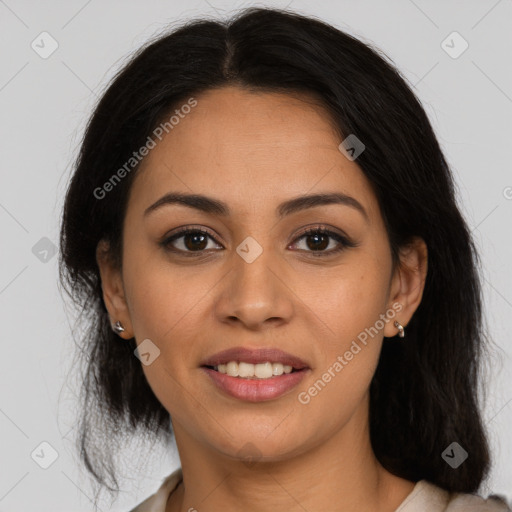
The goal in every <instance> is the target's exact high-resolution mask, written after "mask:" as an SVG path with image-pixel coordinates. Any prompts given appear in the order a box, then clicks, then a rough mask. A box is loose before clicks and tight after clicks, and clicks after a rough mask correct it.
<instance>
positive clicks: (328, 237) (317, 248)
mask: <svg viewBox="0 0 512 512" xmlns="http://www.w3.org/2000/svg"><path fill="white" fill-rule="evenodd" d="M302 239H305V244H304V245H305V247H306V248H305V249H300V250H305V251H306V252H311V253H313V254H312V255H314V256H326V255H330V254H334V253H338V252H340V251H342V250H343V249H345V248H347V247H356V245H357V244H355V243H354V242H352V241H351V240H349V239H348V238H347V237H345V236H343V235H340V234H339V233H335V232H334V231H331V230H329V229H326V228H323V227H316V228H310V229H308V230H307V231H305V232H304V233H303V234H302V235H300V236H299V237H298V238H297V239H296V240H302ZM333 241H334V242H336V243H337V246H336V243H334V246H335V247H334V248H331V249H330V250H327V251H326V250H325V249H326V248H327V247H329V245H330V244H331V242H333ZM315 253H316V254H315Z"/></svg>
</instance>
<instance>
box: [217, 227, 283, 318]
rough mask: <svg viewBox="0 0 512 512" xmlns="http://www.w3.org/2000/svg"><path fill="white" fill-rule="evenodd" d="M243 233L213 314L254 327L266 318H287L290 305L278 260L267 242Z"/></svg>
mask: <svg viewBox="0 0 512 512" xmlns="http://www.w3.org/2000/svg"><path fill="white" fill-rule="evenodd" d="M270 238H271V237H270V236H267V237H265V240H262V239H261V237H260V241H261V243H260V242H259V241H258V240H256V238H255V237H252V236H247V237H246V238H245V239H243V240H242V242H241V243H240V244H239V245H238V246H237V247H236V248H235V251H234V253H233V258H232V271H231V272H230V273H229V278H228V284H227V286H226V288H225V289H224V290H223V294H222V298H221V300H220V303H219V305H218V310H217V313H218V314H220V315H221V316H222V317H224V318H228V317H229V318H232V319H233V318H238V319H239V320H240V321H241V322H242V323H245V324H246V325H247V326H252V327H255V326H257V325H259V324H261V323H263V322H265V321H266V320H267V319H269V318H274V319H275V318H281V319H284V318H288V317H289V315H290V314H291V311H292V307H291V302H290V296H289V293H288V292H287V291H286V290H287V289H286V286H284V284H283V282H282V281H283V272H282V271H281V270H280V269H281V268H282V265H281V263H280V262H279V261H278V258H277V257H276V255H275V252H274V251H273V249H272V248H271V247H265V245H266V244H268V243H269V240H270Z"/></svg>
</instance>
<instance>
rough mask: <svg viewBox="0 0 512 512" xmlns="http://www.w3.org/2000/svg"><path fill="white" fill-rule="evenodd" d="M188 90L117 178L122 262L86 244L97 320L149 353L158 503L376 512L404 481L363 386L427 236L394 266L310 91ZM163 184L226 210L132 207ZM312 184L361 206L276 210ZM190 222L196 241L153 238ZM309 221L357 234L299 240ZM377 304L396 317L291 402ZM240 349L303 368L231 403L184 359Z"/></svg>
mask: <svg viewBox="0 0 512 512" xmlns="http://www.w3.org/2000/svg"><path fill="white" fill-rule="evenodd" d="M196 99H197V102H198V103H197V106H196V107H194V108H193V109H192V111H191V112H190V113H189V114H187V115H186V116H185V117H184V119H181V120H180V122H179V124H177V125H176V126H175V127H174V128H173V129H172V131H170V132H169V134H168V135H166V136H165V138H163V139H162V141H161V142H158V144H157V146H156V147H155V148H154V149H152V150H151V152H150V153H149V154H148V156H147V157H146V158H145V160H144V161H143V164H142V168H141V169H140V170H139V173H138V174H137V176H136V178H135V180H134V182H133V184H132V188H131V193H130V196H129V201H128V207H127V212H126V217H125V222H124V227H123V237H124V239H123V254H122V259H123V266H122V270H120V269H118V268H116V267H115V265H113V264H111V263H110V260H109V258H108V251H107V250H108V246H107V245H106V244H104V243H100V244H98V250H97V261H98V265H99V268H100V272H101V279H102V286H103V295H104V299H105V303H106V306H107V309H108V312H109V315H110V320H111V321H112V323H114V322H115V321H117V320H119V321H120V322H121V323H122V324H123V326H124V327H125V329H126V330H125V332H124V333H122V335H121V337H122V338H124V339H129V338H132V337H134V336H135V339H136V341H137V344H140V343H141V342H142V341H143V340H145V339H147V338H149V339H150V340H151V341H152V342H153V343H154V344H155V345H156V346H157V347H158V348H159V349H160V355H159V357H157V358H156V359H155V360H154V361H153V362H152V363H151V364H150V365H148V366H144V365H143V370H144V372H145V375H146V377H147V380H148V382H149V384H150V386H151V388H152V390H153V391H154V393H155V395H156V396H157V398H158V399H159V400H160V402H161V403H162V404H163V406H164V407H165V408H166V409H167V410H168V411H169V413H170V415H171V418H172V425H173V428H174V432H175V436H176V443H177V447H178V451H179V456H180V461H181V466H182V471H183V477H184V482H183V484H180V486H179V487H178V488H177V490H176V492H174V493H173V494H172V495H171V497H170V499H169V500H168V503H167V508H166V512H178V511H180V512H185V511H188V510H189V509H190V508H194V509H196V510H197V511H198V512H202V511H208V512H220V511H223V512H225V511H239V510H244V511H246V512H256V511H258V512H260V511H269V510H287V511H288V512H295V511H297V512H298V511H300V512H303V511H304V510H308V511H310V512H313V511H344V512H360V511H361V510H372V511H376V512H392V511H394V510H395V509H396V508H397V507H398V506H399V505H400V504H401V503H402V501H403V500H404V499H405V498H406V496H407V495H408V494H409V493H410V492H411V491H412V489H413V487H414V482H410V481H408V480H404V479H402V478H398V477H396V476H394V475H392V474H391V473H390V472H388V471H387V470H385V469H384V468H383V467H382V466H381V465H380V464H379V462H378V461H377V459H376V457H375V455H374V453H373V451H372V447H371V444H370V436H369V426H368V415H369V386H370V382H371V380H372V376H373V374H374V372H375V369H376V366H377V363H378V358H379V353H380V350H381V346H382V343H383V342H384V343H385V342H386V340H385V339H384V337H392V336H396V335H397V332H398V331H397V328H396V327H395V326H394V325H393V321H394V320H398V321H399V322H400V323H401V324H402V325H403V326H404V327H405V338H404V339H403V343H407V328H406V326H407V324H408V322H409V321H410V319H411V317H412V315H413V314H414V311H415V310H416V308H417V307H418V305H419V304H420V301H421V297H422V294H423V290H424V284H425V277H426V273H427V248H426V245H425V243H424V241H423V240H421V239H420V238H415V239H414V240H413V241H412V243H411V244H410V245H409V246H407V247H404V248H403V250H402V252H401V255H400V261H401V264H400V265H398V266H397V267H396V268H395V269H393V265H392V259H391V253H390V246H389V241H388V238H387V233H386V230H385V226H384V222H383V219H382V216H381V213H380V209H379V205H378V202H377V199H376V196H375V195H374V193H373V191H372V189H371V186H370V182H369V181H368V180H367V178H366V177H365V176H364V174H363V172H362V171H361V169H360V168H359V167H358V165H357V159H356V160H355V161H351V160H349V159H348V158H347V157H346V155H344V154H343V153H342V152H341V151H340V150H339V149H338V145H339V144H340V142H341V140H340V137H339V135H338V134H337V133H336V130H335V128H334V127H333V125H332V124H331V123H330V121H329V117H328V115H327V113H326V112H325V111H324V110H323V109H322V108H321V106H319V105H318V104H316V103H315V101H314V100H313V99H312V98H308V97H306V96H299V95H290V94H281V93H268V92H265V93H262V92H254V91H248V90H244V89H242V88H238V87H235V86H229V87H224V88H220V89H216V90H210V91H207V92H205V93H203V94H201V95H198V96H197V98H196ZM169 192H182V193H189V194H192V193H193V194H203V195H206V196H208V197H212V198H214V199H216V200H219V201H222V202H225V203H226V204H227V205H228V206H229V209H230V215H227V216H222V215H218V214H212V213H205V212H201V211H199V210H196V209H194V208H191V207H189V206H185V205H180V204H166V205H164V206H161V207H160V208H156V209H154V210H153V211H151V212H150V213H148V214H146V215H145V214H144V212H145V210H146V209H147V208H148V207H149V206H151V205H153V204H154V203H155V202H156V201H157V200H159V199H160V198H161V197H162V196H163V195H165V194H167V193H169ZM320 192H322V193H339V192H341V193H344V194H346V195H349V196H351V197H353V198H354V199H356V200H357V201H358V202H359V203H361V205H362V206H363V207H364V210H365V211H366V215H367V218H365V216H364V215H363V214H362V213H361V212H360V211H359V210H357V209H356V208H354V207H351V206H349V205H346V204H329V205H323V206H316V207H313V208H306V209H303V210H301V211H296V212H294V213H291V214H289V215H287V216H285V217H283V218H279V217H278V216H277V214H276V209H277V207H278V205H279V204H281V203H282V202H284V201H286V200H289V199H292V198H295V197H298V196H302V195H310V194H315V193H320ZM103 200H104V201H107V200H108V196H107V197H106V198H105V199H103ZM191 225H192V227H193V228H196V229H203V230H206V231H208V233H209V235H208V236H207V237H206V238H204V239H201V238H197V234H196V237H195V238H194V235H192V236H188V237H187V236H182V237H181V238H179V239H176V240H174V241H173V242H168V244H167V248H166V247H164V246H163V245H161V242H162V241H163V240H165V239H166V238H168V237H169V236H170V235H172V234H175V233H176V232H177V231H178V228H182V227H185V226H191ZM309 227H313V228H318V227H324V228H327V229H330V230H331V231H334V232H335V233H339V234H341V235H343V236H345V238H348V239H349V241H351V242H354V243H355V244H357V245H356V246H354V247H350V246H345V245H344V244H343V243H340V242H337V241H336V240H335V239H334V238H322V236H321V234H320V235H317V236H320V238H315V235H313V236H311V235H308V236H306V237H304V236H302V232H303V231H304V230H305V229H307V228H309ZM210 235H211V238H210ZM248 236H250V237H252V238H253V239H254V240H256V241H257V243H258V244H259V245H260V246H261V248H262V249H263V252H262V254H261V255H260V256H258V257H257V258H256V259H255V260H254V261H253V262H252V263H248V262H247V261H245V260H244V259H243V258H242V257H240V256H239V254H238V253H237V252H236V248H237V247H238V246H239V245H240V244H241V243H242V242H243V241H244V240H245V239H246V238H247V237H248ZM340 246H341V247H342V250H341V251H340V252H337V253H332V252H330V251H332V250H333V249H335V248H337V247H340ZM172 248H174V249H175V252H173V251H172V250H171V249H172ZM180 251H181V252H180ZM187 251H188V252H187ZM319 253H321V254H320V255H319ZM184 254H185V255H184ZM186 254H189V256H188V257H187V256H186ZM190 254H191V256H190ZM393 304H395V305H396V304H399V305H400V306H401V310H400V312H397V313H396V315H395V317H394V318H393V319H392V320H390V321H388V322H386V323H385V325H384V327H383V328H382V329H381V330H379V333H378V335H375V336H373V337H369V341H368V343H367V345H366V346H364V347H363V348H362V350H361V351H360V352H359V353H357V355H355V356H354V357H353V359H352V360H350V361H349V362H348V364H347V365H346V366H344V368H343V370H342V371H339V372H338V373H337V374H336V376H335V377H333V378H332V379H331V381H330V382H329V383H328V384H327V385H326V386H325V387H324V388H323V389H322V390H321V392H319V393H318V394H317V395H316V396H314V397H312V398H311V401H310V402H309V403H307V404H303V403H301V402H300V401H299V400H298V394H299V393H300V392H303V391H307V390H308V389H309V388H310V387H311V386H312V385H313V384H314V383H315V382H316V381H318V379H320V378H321V377H322V374H324V373H325V372H326V371H327V369H328V368H329V367H332V365H333V364H334V363H335V361H336V360H337V357H338V356H340V355H341V356H343V354H344V353H345V352H346V351H347V350H348V349H349V348H350V346H351V343H352V341H353V340H356V339H357V335H358V334H359V333H361V332H362V331H364V330H365V328H369V327H371V326H374V325H375V324H376V321H377V320H378V319H379V317H380V315H381V314H385V312H386V311H388V310H392V311H396V309H395V310H394V309H393ZM395 307H396V306H395ZM120 343H122V340H120ZM240 345H241V346H245V347H249V348H260V347H278V348H280V349H282V350H284V351H286V352H289V353H291V354H294V355H296V356H298V357H300V358H302V359H303V360H304V361H306V362H307V364H308V366H309V367H310V370H309V372H308V374H307V375H306V376H305V378H304V380H303V381H302V382H301V383H300V384H299V386H298V387H297V388H295V389H293V390H292V391H291V392H288V393H287V394H285V395H283V396H281V397H279V398H277V399H274V400H269V401H264V402H259V403H250V402H245V401H241V400H237V399H235V398H232V397H230V396H228V395H225V394H224V393H223V392H221V391H219V390H218V389H217V388H216V387H215V386H214V384H213V383H212V382H211V380H210V379H209V377H208V376H207V375H205V373H204V371H203V370H202V369H201V368H200V365H201V362H202V361H203V360H204V358H206V357H207V356H210V355H213V354H214V353H216V352H219V351H221V350H224V349H227V348H232V347H235V346H240ZM248 443H252V446H254V447H256V448H255V449H254V448H253V449H252V450H253V451H254V450H256V453H257V454H258V457H259V459H258V461H257V462H256V463H254V464H252V465H251V464H247V463H246V462H245V461H244V459H243V455H244V454H246V452H247V450H248V446H249V445H248Z"/></svg>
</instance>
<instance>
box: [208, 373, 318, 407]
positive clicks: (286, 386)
mask: <svg viewBox="0 0 512 512" xmlns="http://www.w3.org/2000/svg"><path fill="white" fill-rule="evenodd" d="M201 369H202V370H204V371H205V372H206V373H207V374H208V376H209V377H210V378H211V379H212V380H213V382H214V384H215V385H216V386H217V387H218V388H219V389H221V390H222V391H224V392H226V393H227V394H228V395H231V396H232V397H234V398H238V399H239V400H246V401H247V402H263V401H265V400H273V399H275V398H279V397H281V396H283V395H284V394H286V393H288V392H289V391H291V390H292V389H293V388H294V387H295V386H297V384H299V382H300V381H301V380H302V379H303V378H304V377H305V376H306V373H307V372H308V371H309V368H305V369H303V370H299V371H296V372H292V373H283V374H282V375H279V376H277V377H270V378H268V379H243V378H240V377H231V376H229V375H227V374H225V373H220V372H218V371H216V370H212V369H211V368H206V367H205V366H202V367H201Z"/></svg>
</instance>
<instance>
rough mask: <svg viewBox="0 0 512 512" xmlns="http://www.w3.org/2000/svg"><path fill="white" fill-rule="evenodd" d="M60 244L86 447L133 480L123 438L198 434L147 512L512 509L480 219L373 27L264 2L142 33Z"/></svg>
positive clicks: (87, 456)
mask: <svg viewBox="0 0 512 512" xmlns="http://www.w3.org/2000/svg"><path fill="white" fill-rule="evenodd" d="M61 249H62V251H61V252H62V260H61V271H62V280H63V282H64V283H65V284H66V285H67V288H68V290H69V292H70V294H71V296H72V297H73V298H74V299H75V300H76V301H77V303H78V305H79V306H81V307H82V308H83V309H84V311H85V313H86V315H85V318H86V321H87V322H89V323H88V325H89V330H88V331H87V335H86V336H85V337H84V342H85V350H84V354H86V357H85V358H84V360H85V363H86V365H85V369H86V371H85V375H84V388H83V397H82V398H83V405H84V414H83V416H82V421H81V439H80V443H81V454H82V457H83V460H84V463H85V464H86V467H87V468H88V469H89V471H90V472H91V474H92V475H93V476H94V477H95V478H96V480H97V481H98V483H99V484H101V485H102V486H104V487H105V488H109V489H111V490H115V487H116V486H117V481H116V476H115V473H116V471H115V469H116V468H115V466H114V463H113V456H114V455H115V454H114V453H113V452H114V450H115V446H116V444H115V441H116V439H117V440H119V439H124V438H125V437H123V436H129V435H132V434H135V433H140V432H139V431H141V432H142V433H144V434H146V435H149V436H154V437H155V438H157V439H162V440H164V442H166V443H168V444H170V442H171V441H172V440H173V439H175V441H176V446H177V448H178V452H179V457H180V461H181V468H180V469H179V470H177V471H175V472H174V473H172V474H171V475H170V476H169V477H168V478H167V479H166V480H165V481H164V482H163V483H162V485H161V487H160V488H159V489H158V490H157V492H156V493H155V494H154V495H152V496H150V497H149V498H148V499H146V500H145V501H144V502H143V503H140V504H139V506H137V507H136V508H134V509H133V511H136V512H142V511H152V512H157V511H158V512H177V511H185V510H188V511H192V510H197V511H202V510H205V511H206V510H208V511H217V510H244V511H253V510H254V511H255V510H258V511H260V510H274V509H283V508H285V509H287V510H310V511H313V510H328V511H341V510H343V511H356V510H357V511H361V510H372V511H379V512H380V511H382V512H384V511H386V512H387V511H395V510H397V511H400V512H413V511H419V510H428V511H429V512H436V511H445V510H446V511H455V510H468V509H469V507H470V506H472V507H474V508H471V510H478V511H480V510H481V511H483V510H490V511H500V510H507V506H506V504H505V503H504V502H503V501H502V500H500V499H499V498H488V499H487V500H484V499H483V498H481V497H478V496H476V495H474V494H475V493H476V492H477V491H478V489H479V487H480V485H481V483H482V482H483V480H484V478H485V476H486V475H487V473H488V469H489V464H490V462H489V450H488V445H487V441H486V435H485V431H484V426H483V422H482V418H481V415H480V411H479V404H478V394H477V390H478V383H479V381H478V378H479V368H480V366H479V363H480V356H481V353H482V351H483V348H484V345H483V342H484V334H483V332H482V324H481V295H480V293H481V290H480V283H479V277H478V266H477V255H476V252H475V248H474V245H473V242H472V240H471V237H470V232H469V230H468V227H467V225H466V224H465V221H464V220H463V218H462V216H461V213H460V211H459V209H458V206H457V204H456V200H455V198H454V185H453V181H452V176H451V173H450V170H449V168H448V165H447V163H446V160H445V158H444V156H443V154H442V152H441V150H440V147H439V145H438V142H437V140H436V138H435V135H434V133H433V130H432V127H431V125H430V123H429V121H428V118H427V116H426V114H425V112H424V110H423V108H422V107H421V104H420V103H419V101H418V99H417V98H416V97H415V95H414V94H413V93H412V92H411V90H410V89H409V87H408V86H407V85H406V83H405V81H404V79H403V78H402V77H401V76H400V74H399V72H398V71H397V70H396V69H395V68H394V67H393V66H392V65H391V64H390V63H388V62H387V61H386V60H385V58H384V57H383V56H381V55H379V54H378V53H377V51H375V50H373V49H371V48H369V47H368V46H367V45H365V44H363V43H362V42H360V41H358V40H357V39H355V38H353V37H351V36H350V35H348V34H345V33H343V32H340V31H339V30H336V29H335V28H333V27H331V26H329V25H327V24H325V23H323V22H321V21H318V20H315V19H312V18H307V17H303V16H300V15H298V14H293V13H289V12H283V11H279V10H274V9H250V10H247V11H244V12H242V13H241V14H240V15H238V16H237V17H235V18H233V19H232V20H230V21H229V22H228V23H226V24H223V23H220V22H215V21H208V20H203V21H201V20H199V21H192V22H190V23H188V24H186V25H185V26H183V27H181V28H179V29H177V30H175V31H173V32H172V33H170V34H168V35H165V36H162V37H159V38H158V39H157V40H155V41H153V42H152V43H151V44H149V45H147V46H146V47H145V48H143V49H141V51H139V52H138V54H137V55H136V56H134V58H133V59H132V60H131V62H130V63H128V64H127V65H126V66H125V67H124V68H123V69H122V70H121V71H120V73H119V74H118V75H117V76H116V78H115V79H114V80H113V82H112V84H111V85H110V86H109V88H108V90H107V91H106V93H105V94H104V95H103V97H102V98H101V100H100V102H99V104H98V105H97V107H96V109H95V112H94V114H93V116H92V118H91V120H90V122H89V125H88V127H87V130H86V134H85V137H84V140H83V144H82V147H81V152H80V156H79V159H78V161H77V166H76V169H75V171H74V174H73V177H72V181H71V184H70V186H69V190H68V193H67V197H66V203H65V209H64V215H63V222H62V233H61ZM98 429H99V433H100V435H99V436H97V437H94V435H93V432H94V430H96V431H98ZM105 438H106V439H108V444H109V446H108V447H107V448H105V447H104V446H102V443H101V439H105ZM109 449H110V450H109Z"/></svg>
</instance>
